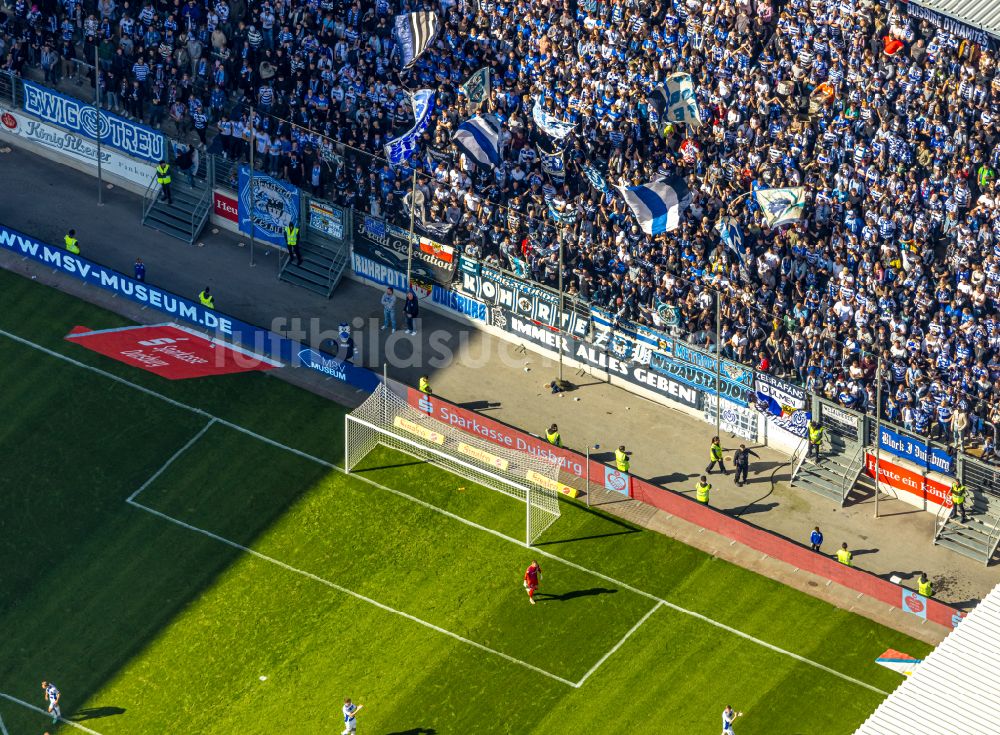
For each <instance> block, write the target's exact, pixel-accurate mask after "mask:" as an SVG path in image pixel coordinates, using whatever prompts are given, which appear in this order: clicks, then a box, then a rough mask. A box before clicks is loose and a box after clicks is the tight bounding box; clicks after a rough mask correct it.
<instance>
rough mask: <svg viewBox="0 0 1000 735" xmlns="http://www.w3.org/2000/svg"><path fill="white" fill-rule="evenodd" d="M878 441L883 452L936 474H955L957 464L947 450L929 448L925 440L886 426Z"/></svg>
mask: <svg viewBox="0 0 1000 735" xmlns="http://www.w3.org/2000/svg"><path fill="white" fill-rule="evenodd" d="M878 439H879V445H880V447H881V449H882V451H883V452H888V453H889V454H894V455H896V456H897V457H902V458H903V459H907V460H909V461H910V462H913V463H914V464H918V465H920V466H922V467H926V468H928V469H931V470H934V471H935V472H941V473H943V474H945V475H951V474H954V471H955V467H954V464H955V462H954V460H953V459H952V458H951V456H950V455H949V454H948V451H947V450H946V449H943V448H940V447H932V446H928V444H927V442H926V441H924V440H923V439H920V438H918V437H914V436H910V435H908V434H901V433H899V432H896V431H893V430H892V429H891V428H889V427H888V426H884V425H883V426H881V427H880V431H879V437H878Z"/></svg>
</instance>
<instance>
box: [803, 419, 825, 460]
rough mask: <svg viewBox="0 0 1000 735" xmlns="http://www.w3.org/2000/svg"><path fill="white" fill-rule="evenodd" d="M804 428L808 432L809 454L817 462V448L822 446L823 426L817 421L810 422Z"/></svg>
mask: <svg viewBox="0 0 1000 735" xmlns="http://www.w3.org/2000/svg"><path fill="white" fill-rule="evenodd" d="M806 428H807V429H808V431H809V453H810V454H812V455H814V456H815V457H816V461H817V462H819V448H820V446H821V445H822V444H823V426H822V424H820V422H819V421H810V422H809V425H808V426H807V427H806Z"/></svg>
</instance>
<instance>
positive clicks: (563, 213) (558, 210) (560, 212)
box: [547, 199, 576, 225]
mask: <svg viewBox="0 0 1000 735" xmlns="http://www.w3.org/2000/svg"><path fill="white" fill-rule="evenodd" d="M547 203H548V206H549V216H550V217H552V219H553V220H555V221H556V222H558V223H559V224H561V225H571V224H573V223H575V222H576V206H575V205H573V204H570V203H569V202H564V201H562V200H561V199H559V200H556V199H549V200H548V202H547Z"/></svg>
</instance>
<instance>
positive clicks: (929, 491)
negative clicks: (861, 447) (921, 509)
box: [865, 453, 951, 510]
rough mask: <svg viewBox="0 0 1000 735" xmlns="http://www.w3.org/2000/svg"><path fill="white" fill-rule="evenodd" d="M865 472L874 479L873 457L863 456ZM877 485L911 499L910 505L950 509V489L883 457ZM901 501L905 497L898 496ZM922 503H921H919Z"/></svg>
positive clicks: (905, 498)
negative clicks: (927, 504) (884, 486)
mask: <svg viewBox="0 0 1000 735" xmlns="http://www.w3.org/2000/svg"><path fill="white" fill-rule="evenodd" d="M865 472H866V474H867V475H868V476H869V477H872V478H874V477H875V455H874V454H872V453H866V454H865ZM878 479H879V483H881V484H882V485H886V486H888V487H891V488H892V489H893V490H897V491H899V492H902V493H906V495H907V496H909V497H910V498H912V499H913V500H914V501H915V502H911V503H910V504H911V505H923V503H924V502H926V503H930V504H931V505H933V506H934V510H936V509H937V508H938V507H939V506H942V505H943V506H945V507H948V508H950V507H951V487H950V486H948V485H946V484H945V483H943V482H939V481H938V480H935V479H933V478H931V477H926V476H924V475H922V474H920V473H919V472H914V471H913V470H911V469H908V468H906V467H904V466H903V465H899V464H896V463H895V462H890V461H889V460H887V459H886V458H885V457H884V456H883V457H879V472H878ZM900 499H901V500H906V501H907V502H909V501H908V500H907V497H905V496H900ZM921 501H923V502H921Z"/></svg>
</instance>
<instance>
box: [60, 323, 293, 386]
mask: <svg viewBox="0 0 1000 735" xmlns="http://www.w3.org/2000/svg"><path fill="white" fill-rule="evenodd" d="M66 339H67V340H69V341H71V342H76V343H77V344H79V345H81V346H82V347H86V348H87V349H88V350H92V351H94V352H97V353H98V354H101V355H104V356H105V357H110V358H111V359H113V360H118V361H119V362H123V363H125V364H126V365H131V366H132V367H137V368H141V369H142V370H146V371H148V372H151V373H155V374H156V375H159V376H161V377H163V378H166V379H167V380H183V379H185V378H204V377H208V376H210V375H228V374H230V373H244V372H247V371H250V370H270V369H271V368H274V367H281V363H279V362H275V361H274V360H271V359H269V358H266V357H263V356H261V355H255V354H254V353H252V352H248V351H246V350H244V349H243V348H241V347H237V346H236V345H232V344H229V343H228V342H222V341H220V340H216V339H211V338H209V337H206V336H205V335H203V334H201V333H199V332H195V331H193V330H188V329H185V328H184V327H179V326H177V325H176V324H156V325H152V326H136V327H122V328H120V329H104V330H100V331H93V330H91V329H89V328H87V327H74V328H73V331H72V332H70V333H69V334H67V335H66Z"/></svg>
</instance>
